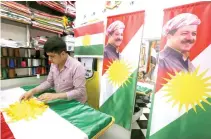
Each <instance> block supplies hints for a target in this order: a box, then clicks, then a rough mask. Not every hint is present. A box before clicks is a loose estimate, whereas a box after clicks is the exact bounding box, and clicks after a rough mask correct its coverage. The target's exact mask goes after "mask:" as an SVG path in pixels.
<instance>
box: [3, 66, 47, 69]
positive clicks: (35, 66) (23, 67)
mask: <svg viewBox="0 0 211 139" xmlns="http://www.w3.org/2000/svg"><path fill="white" fill-rule="evenodd" d="M39 67H49V66H31V67H15V68H11V67H1V68H2V69H3V68H4V69H25V68H39Z"/></svg>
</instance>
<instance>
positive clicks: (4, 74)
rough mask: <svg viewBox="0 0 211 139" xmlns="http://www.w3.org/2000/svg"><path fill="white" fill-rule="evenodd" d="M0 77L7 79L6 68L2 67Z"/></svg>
mask: <svg viewBox="0 0 211 139" xmlns="http://www.w3.org/2000/svg"><path fill="white" fill-rule="evenodd" d="M2 78H3V79H7V78H8V75H7V70H6V69H2Z"/></svg>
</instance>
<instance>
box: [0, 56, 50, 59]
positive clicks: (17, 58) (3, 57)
mask: <svg viewBox="0 0 211 139" xmlns="http://www.w3.org/2000/svg"><path fill="white" fill-rule="evenodd" d="M1 58H14V59H18V58H25V59H47V58H33V57H14V56H1Z"/></svg>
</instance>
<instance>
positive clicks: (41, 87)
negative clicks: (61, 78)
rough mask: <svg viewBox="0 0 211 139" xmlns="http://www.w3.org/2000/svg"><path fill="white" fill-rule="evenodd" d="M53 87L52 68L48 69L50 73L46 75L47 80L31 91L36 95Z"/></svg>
mask: <svg viewBox="0 0 211 139" xmlns="http://www.w3.org/2000/svg"><path fill="white" fill-rule="evenodd" d="M53 86H54V80H53V66H51V68H50V72H49V74H48V77H47V80H46V81H44V82H43V83H41V84H40V85H39V86H37V87H35V88H33V89H32V90H31V91H32V93H33V94H37V93H39V92H42V91H44V90H46V89H49V88H51V87H53Z"/></svg>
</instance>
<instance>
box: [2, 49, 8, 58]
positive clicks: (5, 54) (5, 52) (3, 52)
mask: <svg viewBox="0 0 211 139" xmlns="http://www.w3.org/2000/svg"><path fill="white" fill-rule="evenodd" d="M2 56H8V52H7V48H6V47H3V48H2Z"/></svg>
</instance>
